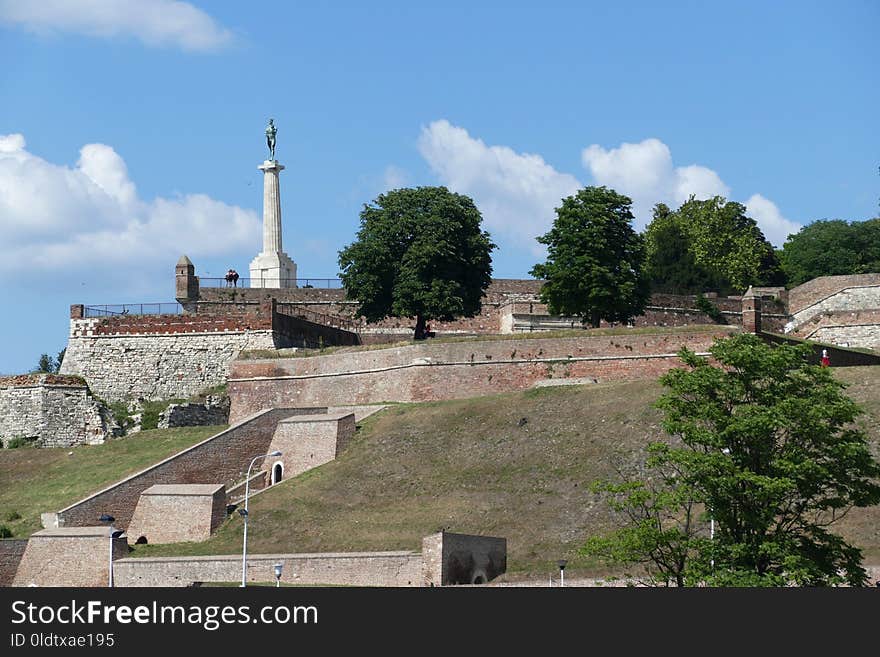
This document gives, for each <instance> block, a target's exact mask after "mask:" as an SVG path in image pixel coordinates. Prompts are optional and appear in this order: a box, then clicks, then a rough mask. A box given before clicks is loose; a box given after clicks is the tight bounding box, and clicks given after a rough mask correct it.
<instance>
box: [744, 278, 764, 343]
mask: <svg viewBox="0 0 880 657" xmlns="http://www.w3.org/2000/svg"><path fill="white" fill-rule="evenodd" d="M742 323H743V333H760V332H761V297H759V296H758V295H757V294H755V290H754V289H753V288H752V286H751V285H750V286H749V289H748V290H746V293H745V294H744V295H743V298H742Z"/></svg>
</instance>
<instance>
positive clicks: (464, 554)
mask: <svg viewBox="0 0 880 657" xmlns="http://www.w3.org/2000/svg"><path fill="white" fill-rule="evenodd" d="M276 563H281V564H282V571H281V573H282V574H281V581H282V582H283V583H290V584H301V585H311V586H314V585H339V586H394V587H397V586H447V585H451V584H476V583H485V582H488V581H491V580H492V579H494V578H495V577H497V576H498V575H500V574H502V573H503V572H505V571H506V569H507V541H506V539H503V538H495V537H491V536H474V535H468V534H454V533H451V532H441V533H438V534H433V535H431V536H427V537H425V538H424V539H423V541H422V552H421V553H419V552H402V551H401V552H341V553H318V554H255V555H248V559H247V581H249V582H264V583H265V582H274V581H275V574H274V566H275V564H276ZM114 577H115V581H116V584H117V586H189V585H190V584H192V583H193V582H236V581H241V555H218V556H201V557H150V558H143V559H122V560H120V561H117V562H115V575H114Z"/></svg>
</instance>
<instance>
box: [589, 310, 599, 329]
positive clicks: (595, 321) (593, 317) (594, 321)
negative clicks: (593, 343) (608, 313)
mask: <svg viewBox="0 0 880 657" xmlns="http://www.w3.org/2000/svg"><path fill="white" fill-rule="evenodd" d="M601 321H602V318H601V317H600V316H599V311H598V310H594V311H593V312H591V313H590V326H592V327H593V328H599V322H601Z"/></svg>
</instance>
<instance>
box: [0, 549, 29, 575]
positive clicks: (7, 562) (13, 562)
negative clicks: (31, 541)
mask: <svg viewBox="0 0 880 657" xmlns="http://www.w3.org/2000/svg"><path fill="white" fill-rule="evenodd" d="M27 544H28V539H26V538H4V539H0V586H12V582H13V580H14V579H15V573H16V571H17V570H18V564H19V562H20V561H21V557H22V555H23V554H24V550H25V548H26V547H27Z"/></svg>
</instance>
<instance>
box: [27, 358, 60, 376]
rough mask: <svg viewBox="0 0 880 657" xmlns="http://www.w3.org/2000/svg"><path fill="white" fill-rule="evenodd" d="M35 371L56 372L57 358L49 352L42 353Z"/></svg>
mask: <svg viewBox="0 0 880 657" xmlns="http://www.w3.org/2000/svg"><path fill="white" fill-rule="evenodd" d="M33 371H34V372H40V373H52V372H56V371H57V369H56V367H55V360H54V359H53V358H52V357H51V356H50V355H49V354H40V360H39V361H37V366H36V367H35V368H34V370H33Z"/></svg>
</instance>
